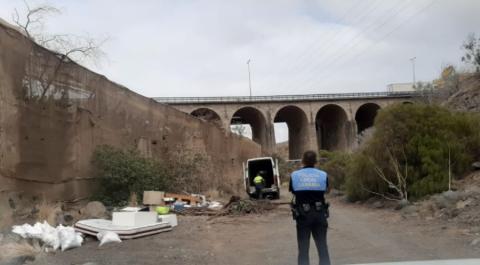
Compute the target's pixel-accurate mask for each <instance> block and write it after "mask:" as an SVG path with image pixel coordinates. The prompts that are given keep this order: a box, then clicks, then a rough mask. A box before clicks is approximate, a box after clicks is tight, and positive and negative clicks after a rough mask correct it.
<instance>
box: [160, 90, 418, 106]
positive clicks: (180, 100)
mask: <svg viewBox="0 0 480 265" xmlns="http://www.w3.org/2000/svg"><path fill="white" fill-rule="evenodd" d="M418 94H419V93H418V92H416V91H400V92H362V93H336V94H307V95H275V96H251V97H250V96H233V97H154V98H153V99H154V100H156V101H158V102H161V103H165V104H195V103H197V104H198V103H237V102H276V101H282V102H284V101H313V100H336V99H338V100H341V99H364V98H410V97H415V96H417V95H418Z"/></svg>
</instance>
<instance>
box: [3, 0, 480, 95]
mask: <svg viewBox="0 0 480 265" xmlns="http://www.w3.org/2000/svg"><path fill="white" fill-rule="evenodd" d="M29 3H30V4H31V5H32V6H33V5H35V4H36V3H45V1H37V0H35V1H29ZM48 3H50V4H52V5H54V6H56V7H59V8H60V9H61V10H62V14H61V15H56V16H53V17H51V18H49V20H48V23H47V24H46V27H45V31H48V32H51V33H70V34H77V35H90V36H93V37H97V38H100V39H101V38H104V37H105V36H108V37H109V41H108V42H107V43H106V44H105V45H104V47H103V49H104V51H105V53H106V55H107V56H106V58H105V59H103V61H102V63H101V65H94V64H88V66H89V67H90V68H93V69H94V70H95V71H97V72H99V73H101V74H104V75H106V76H107V77H108V78H110V79H111V80H114V81H115V82H118V83H121V84H123V85H125V86H127V87H129V88H130V89H131V90H133V91H135V92H138V93H140V94H142V95H145V96H234V95H248V74H247V65H246V61H247V60H248V59H251V60H252V63H251V66H252V73H253V74H252V84H253V94H254V95H273V94H306V93H338V92H361V91H382V90H385V89H386V85H387V84H389V83H396V82H409V81H411V80H412V70H411V63H410V60H409V58H411V57H414V56H415V57H416V58H417V59H416V75H417V79H418V80H425V81H428V80H431V79H433V78H436V77H437V76H438V74H439V72H440V71H441V67H442V66H445V65H447V64H454V65H457V66H459V67H460V68H461V67H462V65H461V64H460V57H461V55H462V51H461V49H460V46H461V44H462V42H463V40H464V39H465V38H466V36H467V34H468V33H470V32H475V31H477V34H480V32H479V31H480V30H479V29H478V25H480V16H479V15H478V14H479V13H480V1H476V0H457V1H450V0H344V1H339V0H327V1H313V0H310V1H291V0H263V1H258V0H244V1H233V0H232V1H230V0H208V1H207V0H205V1H173V0H171V1H166V0H158V1H154V0H142V1H127V0H84V1H73V0H63V1H60V0H50V1H48ZM0 7H1V8H0V17H2V18H3V19H5V20H7V21H10V19H11V14H12V12H13V9H14V8H18V9H19V11H20V12H22V10H23V9H24V4H23V1H20V0H0Z"/></svg>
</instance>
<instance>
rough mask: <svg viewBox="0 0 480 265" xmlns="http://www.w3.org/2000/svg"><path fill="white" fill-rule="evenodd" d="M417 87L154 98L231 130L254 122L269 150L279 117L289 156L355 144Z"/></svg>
mask: <svg viewBox="0 0 480 265" xmlns="http://www.w3.org/2000/svg"><path fill="white" fill-rule="evenodd" d="M414 97H415V93H414V92H371V93H344V94H312V95H292V96H254V97H180V98H159V97H157V98H154V99H155V100H157V101H158V102H161V103H164V104H168V105H171V106H173V107H174V108H177V109H179V110H181V111H183V112H186V113H189V114H191V115H193V116H196V117H198V118H200V119H203V120H207V121H210V122H214V123H217V124H218V126H221V127H223V128H224V129H227V130H229V129H230V125H233V124H249V125H250V126H251V128H252V140H253V141H255V142H257V143H259V144H260V145H261V146H262V150H263V152H264V153H265V154H271V153H273V152H275V132H274V123H277V122H285V123H286V124H287V126H288V139H289V143H288V147H289V158H290V159H297V158H300V157H301V154H302V153H303V152H304V151H305V150H307V149H312V150H317V149H325V150H350V149H352V148H354V147H355V145H356V144H357V140H356V139H358V137H357V135H358V134H360V133H362V132H363V131H364V130H365V129H367V128H369V127H371V126H372V125H373V123H374V120H375V116H376V114H377V111H378V110H379V109H381V108H384V107H385V106H388V105H390V104H394V103H411V102H412V99H413V98H414Z"/></svg>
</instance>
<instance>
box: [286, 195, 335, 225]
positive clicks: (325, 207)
mask: <svg viewBox="0 0 480 265" xmlns="http://www.w3.org/2000/svg"><path fill="white" fill-rule="evenodd" d="M312 208H313V209H312ZM329 208H330V203H328V202H325V203H323V202H315V203H312V204H309V203H303V204H300V205H297V204H296V201H295V196H293V197H292V201H291V202H290V210H291V211H292V218H293V220H297V218H298V217H299V216H301V215H305V214H307V213H308V212H310V211H311V210H315V211H317V212H321V211H324V214H325V217H326V218H328V217H330V211H329Z"/></svg>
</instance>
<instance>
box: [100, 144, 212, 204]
mask: <svg viewBox="0 0 480 265" xmlns="http://www.w3.org/2000/svg"><path fill="white" fill-rule="evenodd" d="M176 150H178V151H175V152H171V153H170V154H169V159H168V160H165V161H158V160H156V159H153V158H146V157H144V156H142V155H141V154H140V153H139V152H137V151H135V150H121V149H118V148H114V147H112V146H108V145H103V146H99V147H97V149H96V150H95V152H94V154H93V157H92V163H93V165H94V169H95V175H96V178H97V179H98V181H99V188H98V192H97V193H96V195H95V197H96V198H95V199H97V200H100V201H102V202H103V203H105V204H106V205H115V206H119V205H125V204H126V203H127V201H128V198H129V196H130V194H132V193H136V194H137V199H140V198H141V196H142V194H143V192H144V191H145V190H158V191H170V192H189V193H199V192H201V191H203V190H206V188H207V187H206V180H207V179H209V178H208V177H211V176H205V175H204V174H208V172H210V170H209V169H208V168H207V167H209V166H210V163H208V161H207V159H206V156H204V155H202V154H200V153H195V152H193V151H191V150H188V149H185V148H178V149H176Z"/></svg>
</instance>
